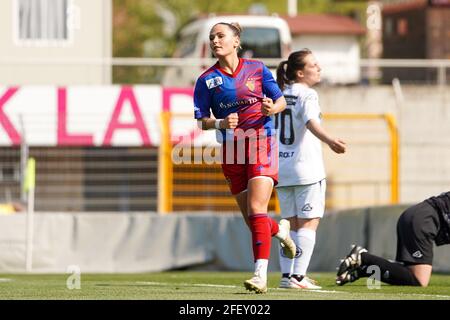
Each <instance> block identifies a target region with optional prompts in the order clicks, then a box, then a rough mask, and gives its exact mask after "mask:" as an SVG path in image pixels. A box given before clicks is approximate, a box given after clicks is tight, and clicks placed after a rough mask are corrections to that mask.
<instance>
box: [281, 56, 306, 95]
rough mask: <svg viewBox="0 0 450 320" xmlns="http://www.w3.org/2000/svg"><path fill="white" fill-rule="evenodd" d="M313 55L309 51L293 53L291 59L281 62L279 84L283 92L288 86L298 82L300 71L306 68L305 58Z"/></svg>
mask: <svg viewBox="0 0 450 320" xmlns="http://www.w3.org/2000/svg"><path fill="white" fill-rule="evenodd" d="M308 54H312V51H311V50H309V49H306V48H305V49H302V50H300V51H295V52H292V53H291V54H290V55H289V58H288V59H287V60H285V61H281V62H280V64H279V65H278V68H277V83H278V86H279V87H280V89H281V90H284V87H285V85H286V84H291V83H293V82H295V80H296V73H297V71H298V70H303V68H304V67H305V57H306V56H307V55H308Z"/></svg>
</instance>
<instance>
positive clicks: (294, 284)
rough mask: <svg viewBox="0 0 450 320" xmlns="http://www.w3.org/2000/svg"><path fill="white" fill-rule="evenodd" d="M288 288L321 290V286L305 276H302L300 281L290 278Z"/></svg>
mask: <svg viewBox="0 0 450 320" xmlns="http://www.w3.org/2000/svg"><path fill="white" fill-rule="evenodd" d="M290 286H291V288H294V289H309V290H319V289H322V287H321V286H318V285H317V282H316V281H315V280H313V279H311V278H308V277H307V276H304V277H303V278H302V280H300V281H298V280H297V279H296V278H295V277H291V279H290Z"/></svg>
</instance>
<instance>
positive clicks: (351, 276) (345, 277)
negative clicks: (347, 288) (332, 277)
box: [336, 268, 360, 286]
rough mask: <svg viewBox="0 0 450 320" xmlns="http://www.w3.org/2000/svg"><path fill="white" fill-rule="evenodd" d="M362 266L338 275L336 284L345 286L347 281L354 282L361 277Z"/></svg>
mask: <svg viewBox="0 0 450 320" xmlns="http://www.w3.org/2000/svg"><path fill="white" fill-rule="evenodd" d="M359 271H360V268H357V269H355V270H352V271H345V272H344V273H343V274H342V275H340V276H338V277H336V284H337V285H338V286H343V285H344V284H346V283H349V282H354V281H356V280H358V279H359V277H360V276H359Z"/></svg>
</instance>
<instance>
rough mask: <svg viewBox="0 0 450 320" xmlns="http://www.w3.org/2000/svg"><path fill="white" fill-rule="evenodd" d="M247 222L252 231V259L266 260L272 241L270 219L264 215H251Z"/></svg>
mask: <svg viewBox="0 0 450 320" xmlns="http://www.w3.org/2000/svg"><path fill="white" fill-rule="evenodd" d="M249 220H250V230H251V231H252V245H253V257H254V258H255V261H256V260H258V259H267V260H268V259H269V257H270V245H271V241H272V236H271V228H272V227H271V222H270V218H269V217H268V215H267V214H265V213H262V214H261V213H259V214H253V215H251V216H250V217H249ZM277 232H278V231H277Z"/></svg>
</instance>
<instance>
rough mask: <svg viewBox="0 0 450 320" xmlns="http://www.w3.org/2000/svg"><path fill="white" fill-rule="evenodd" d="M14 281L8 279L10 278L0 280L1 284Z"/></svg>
mask: <svg viewBox="0 0 450 320" xmlns="http://www.w3.org/2000/svg"><path fill="white" fill-rule="evenodd" d="M11 281H12V279H8V278H0V282H11Z"/></svg>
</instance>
